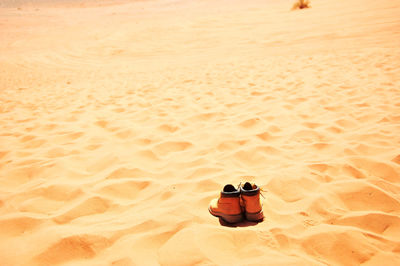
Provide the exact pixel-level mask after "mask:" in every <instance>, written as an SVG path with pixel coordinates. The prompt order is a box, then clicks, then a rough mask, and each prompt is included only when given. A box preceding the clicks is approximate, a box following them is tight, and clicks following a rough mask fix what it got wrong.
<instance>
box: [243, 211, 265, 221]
mask: <svg viewBox="0 0 400 266" xmlns="http://www.w3.org/2000/svg"><path fill="white" fill-rule="evenodd" d="M245 216H246V220H248V221H252V222H260V221H262V220H264V213H263V211H262V210H261V211H259V212H257V213H250V212H246V213H245Z"/></svg>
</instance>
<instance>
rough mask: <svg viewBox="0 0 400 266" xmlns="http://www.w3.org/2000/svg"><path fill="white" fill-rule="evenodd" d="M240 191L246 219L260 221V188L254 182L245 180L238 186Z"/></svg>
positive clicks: (261, 212)
mask: <svg viewBox="0 0 400 266" xmlns="http://www.w3.org/2000/svg"><path fill="white" fill-rule="evenodd" d="M240 193H241V197H242V204H243V207H244V214H245V216H246V219H247V220H249V221H253V222H260V221H262V220H263V219H264V214H263V211H262V203H261V199H260V188H259V187H258V186H257V185H256V184H251V183H249V182H246V183H245V184H244V185H243V186H241V187H240Z"/></svg>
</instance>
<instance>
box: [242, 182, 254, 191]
mask: <svg viewBox="0 0 400 266" xmlns="http://www.w3.org/2000/svg"><path fill="white" fill-rule="evenodd" d="M243 189H244V190H253V189H254V188H253V186H252V185H251V184H250V183H249V182H246V183H245V184H244V186H243Z"/></svg>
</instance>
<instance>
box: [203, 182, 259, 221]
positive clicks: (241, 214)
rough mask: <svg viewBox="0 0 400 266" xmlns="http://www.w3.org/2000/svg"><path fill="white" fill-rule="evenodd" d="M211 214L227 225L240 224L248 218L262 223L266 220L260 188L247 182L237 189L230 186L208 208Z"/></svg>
mask: <svg viewBox="0 0 400 266" xmlns="http://www.w3.org/2000/svg"><path fill="white" fill-rule="evenodd" d="M208 210H209V212H210V213H211V214H212V215H214V216H216V217H220V218H221V219H222V220H224V221H225V222H227V223H238V222H240V221H242V220H243V218H246V220H248V221H253V222H260V221H262V220H263V218H264V214H263V211H262V203H261V201H260V188H259V187H258V186H257V185H256V184H251V183H249V182H246V183H245V184H244V185H243V186H241V185H239V188H237V189H236V188H235V187H234V186H233V185H231V184H228V185H226V186H225V187H224V189H223V190H222V191H221V193H220V197H219V198H218V199H213V200H212V201H211V203H210V206H209V207H208Z"/></svg>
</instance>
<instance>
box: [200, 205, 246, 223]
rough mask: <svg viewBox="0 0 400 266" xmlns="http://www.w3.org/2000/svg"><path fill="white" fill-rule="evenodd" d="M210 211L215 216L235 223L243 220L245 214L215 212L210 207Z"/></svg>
mask: <svg viewBox="0 0 400 266" xmlns="http://www.w3.org/2000/svg"><path fill="white" fill-rule="evenodd" d="M208 211H209V212H210V213H211V214H212V215H214V216H215V217H219V218H221V219H222V220H224V221H225V222H227V223H230V224H234V223H238V222H241V221H243V214H241V213H240V214H223V213H216V212H213V211H212V210H211V209H210V208H208Z"/></svg>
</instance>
